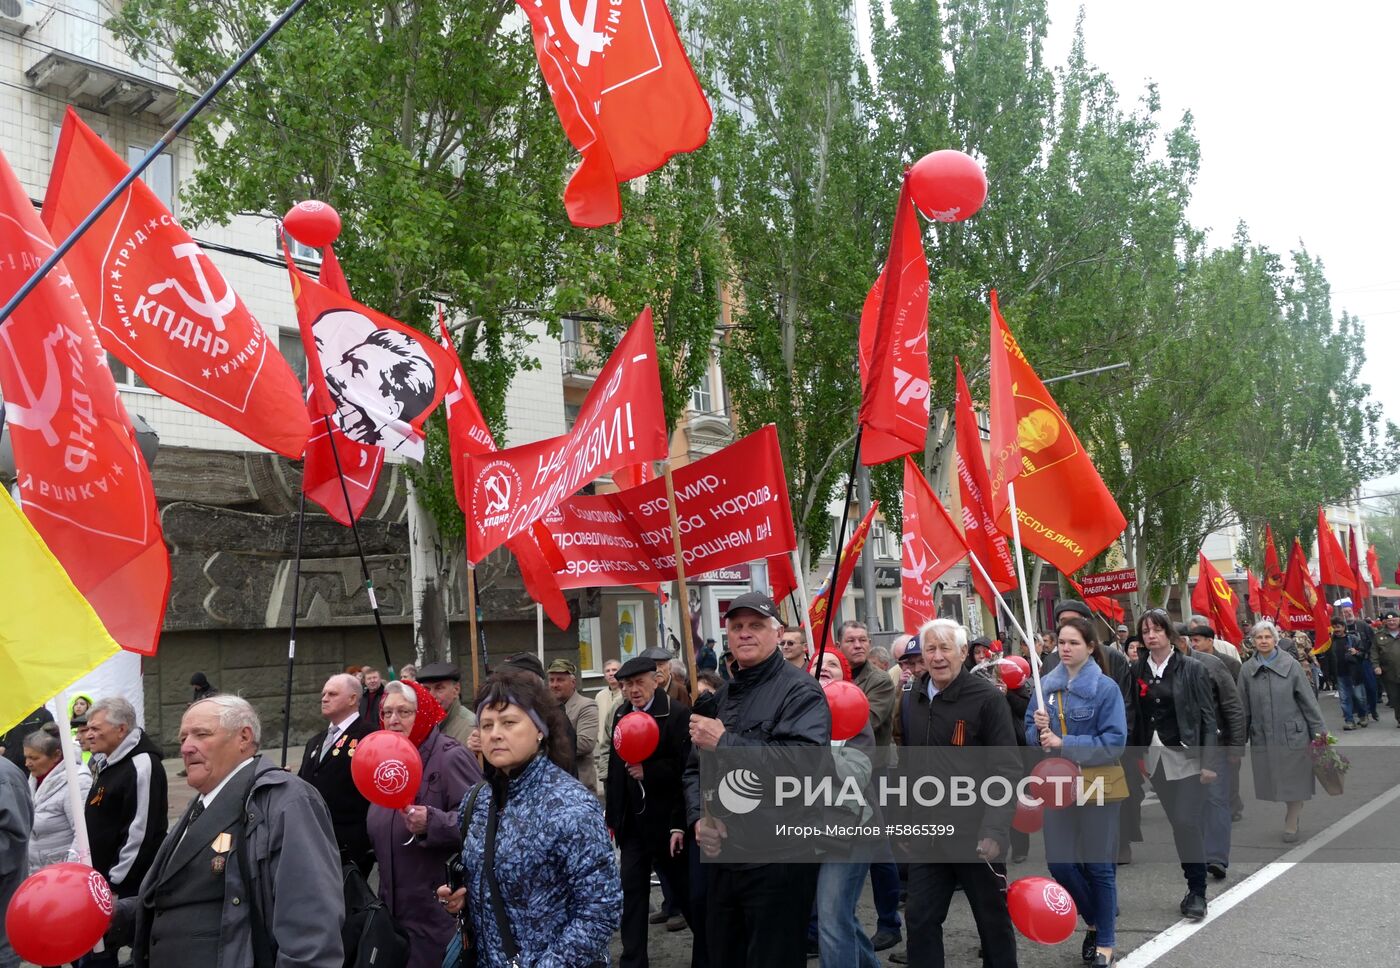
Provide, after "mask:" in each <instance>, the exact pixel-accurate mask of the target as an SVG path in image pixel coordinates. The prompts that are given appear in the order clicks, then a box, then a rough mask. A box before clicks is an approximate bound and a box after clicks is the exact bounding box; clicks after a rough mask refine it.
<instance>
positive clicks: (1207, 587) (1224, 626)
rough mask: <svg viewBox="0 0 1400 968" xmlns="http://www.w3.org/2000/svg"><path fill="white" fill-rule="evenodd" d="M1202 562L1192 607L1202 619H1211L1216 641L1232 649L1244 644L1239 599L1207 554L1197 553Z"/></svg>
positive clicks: (1192, 596)
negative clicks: (1231, 646)
mask: <svg viewBox="0 0 1400 968" xmlns="http://www.w3.org/2000/svg"><path fill="white" fill-rule="evenodd" d="M1197 556H1198V557H1199V559H1200V562H1199V566H1198V573H1197V575H1196V587H1195V588H1194V589H1192V591H1191V607H1192V608H1193V609H1195V610H1196V611H1197V612H1199V613H1200V614H1202V615H1208V616H1210V624H1211V626H1212V627H1213V628H1214V629H1215V634H1216V637H1217V638H1222V639H1224V640H1225V641H1226V642H1229V643H1230V644H1231V645H1239V644H1240V643H1241V642H1243V641H1244V635H1243V633H1241V632H1240V620H1239V599H1238V598H1237V597H1236V596H1235V590H1234V589H1233V588H1231V587H1230V583H1229V582H1227V581H1226V580H1225V578H1224V576H1223V575H1221V574H1220V571H1219V570H1218V569H1217V568H1216V567H1215V566H1214V565H1213V564H1211V563H1210V559H1209V558H1207V557H1206V556H1205V552H1203V551H1202V552H1197Z"/></svg>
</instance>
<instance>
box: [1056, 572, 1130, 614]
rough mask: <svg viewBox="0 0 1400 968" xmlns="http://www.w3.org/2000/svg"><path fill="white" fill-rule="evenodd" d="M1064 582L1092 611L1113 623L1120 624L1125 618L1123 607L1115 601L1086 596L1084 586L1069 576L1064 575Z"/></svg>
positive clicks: (1098, 596)
mask: <svg viewBox="0 0 1400 968" xmlns="http://www.w3.org/2000/svg"><path fill="white" fill-rule="evenodd" d="M1062 574H1063V572H1062ZM1065 580H1066V581H1067V582H1069V583H1070V587H1071V588H1073V589H1074V590H1075V591H1076V592H1078V593H1079V597H1080V598H1082V599H1084V604H1085V605H1088V606H1089V608H1090V609H1092V610H1093V611H1095V612H1098V613H1099V614H1100V615H1103V616H1105V617H1106V618H1109V619H1111V620H1113V621H1114V622H1121V621H1123V619H1124V618H1125V617H1126V615H1127V613H1126V612H1124V611H1123V606H1122V605H1120V604H1119V603H1118V601H1117V599H1114V598H1110V597H1109V596H1107V595H1089V594H1086V593H1085V591H1084V586H1083V585H1081V584H1079V582H1077V581H1075V580H1074V579H1073V578H1071V577H1070V576H1069V575H1065Z"/></svg>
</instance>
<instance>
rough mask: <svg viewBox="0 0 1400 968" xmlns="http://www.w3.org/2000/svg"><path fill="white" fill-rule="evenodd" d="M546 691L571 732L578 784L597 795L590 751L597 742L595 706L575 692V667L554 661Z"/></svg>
mask: <svg viewBox="0 0 1400 968" xmlns="http://www.w3.org/2000/svg"><path fill="white" fill-rule="evenodd" d="M549 691H550V692H552V693H554V698H555V699H558V700H559V705H560V706H562V707H564V716H565V717H566V718H567V719H568V720H569V725H571V726H572V727H573V728H574V765H575V767H577V769H578V779H579V782H580V783H582V784H583V785H584V786H586V787H588V789H589V790H592V791H593V792H594V793H597V792H598V769H597V767H596V766H595V765H594V763H593V747H594V746H595V745H597V742H598V704H597V703H596V702H594V701H593V700H592V699H589V698H588V697H587V696H585V695H584V694H583V693H581V692H579V691H578V667H577V666H575V665H574V664H573V663H572V662H570V661H569V660H568V659H555V660H554V661H553V662H551V663H550V664H549Z"/></svg>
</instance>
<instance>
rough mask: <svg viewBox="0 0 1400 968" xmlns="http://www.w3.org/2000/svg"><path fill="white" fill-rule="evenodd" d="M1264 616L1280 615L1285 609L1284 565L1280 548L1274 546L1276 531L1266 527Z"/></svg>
mask: <svg viewBox="0 0 1400 968" xmlns="http://www.w3.org/2000/svg"><path fill="white" fill-rule="evenodd" d="M1259 591H1260V596H1261V598H1260V601H1261V602H1263V605H1264V608H1263V612H1262V614H1265V615H1278V614H1279V610H1280V609H1281V608H1282V607H1283V564H1282V563H1281V562H1280V561H1279V557H1278V546H1277V545H1275V544H1274V529H1273V528H1272V527H1271V526H1269V525H1267V524H1266V525H1264V584H1263V586H1262V587H1261V588H1260V590H1259Z"/></svg>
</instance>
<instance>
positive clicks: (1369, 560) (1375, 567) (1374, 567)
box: [1366, 545, 1381, 588]
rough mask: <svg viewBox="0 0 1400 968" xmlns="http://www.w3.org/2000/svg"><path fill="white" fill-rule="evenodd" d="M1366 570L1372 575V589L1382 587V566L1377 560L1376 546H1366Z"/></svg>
mask: <svg viewBox="0 0 1400 968" xmlns="http://www.w3.org/2000/svg"><path fill="white" fill-rule="evenodd" d="M1366 570H1367V571H1369V572H1370V574H1371V587H1372V588H1380V587H1381V566H1380V562H1379V561H1377V560H1376V546H1375V545H1367V546H1366Z"/></svg>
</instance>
